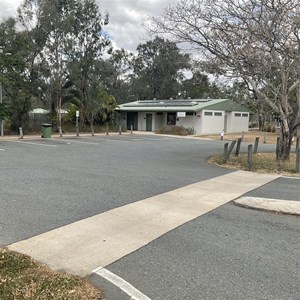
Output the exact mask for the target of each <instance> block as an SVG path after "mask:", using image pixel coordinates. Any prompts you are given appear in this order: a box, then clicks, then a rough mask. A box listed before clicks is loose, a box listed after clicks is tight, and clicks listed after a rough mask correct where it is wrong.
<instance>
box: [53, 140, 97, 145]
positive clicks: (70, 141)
mask: <svg viewBox="0 0 300 300" xmlns="http://www.w3.org/2000/svg"><path fill="white" fill-rule="evenodd" d="M55 141H57V142H64V143H66V142H67V143H70V144H72V143H77V144H88V145H99V143H93V142H81V141H75V140H69V139H60V138H57V139H55Z"/></svg>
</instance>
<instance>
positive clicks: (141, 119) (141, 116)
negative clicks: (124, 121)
mask: <svg viewBox="0 0 300 300" xmlns="http://www.w3.org/2000/svg"><path fill="white" fill-rule="evenodd" d="M147 114H150V115H152V131H154V128H155V115H156V113H154V112H139V113H138V130H141V131H146V120H147V119H146V115H147Z"/></svg>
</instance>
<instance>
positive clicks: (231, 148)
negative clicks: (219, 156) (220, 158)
mask: <svg viewBox="0 0 300 300" xmlns="http://www.w3.org/2000/svg"><path fill="white" fill-rule="evenodd" d="M235 143H236V141H232V142H231V145H230V147H229V150H228V152H227V159H228V160H229V156H230V154H231V152H232V150H233V148H234V145H235Z"/></svg>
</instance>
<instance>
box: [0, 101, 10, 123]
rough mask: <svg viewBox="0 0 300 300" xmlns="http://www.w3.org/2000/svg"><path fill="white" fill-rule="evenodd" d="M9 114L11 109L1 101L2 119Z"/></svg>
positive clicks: (0, 116) (0, 112)
mask: <svg viewBox="0 0 300 300" xmlns="http://www.w3.org/2000/svg"><path fill="white" fill-rule="evenodd" d="M8 116H9V111H8V109H7V107H6V106H5V104H4V103H0V119H2V120H3V119H5V118H7V117H8Z"/></svg>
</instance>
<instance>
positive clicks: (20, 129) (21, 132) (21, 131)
mask: <svg viewBox="0 0 300 300" xmlns="http://www.w3.org/2000/svg"><path fill="white" fill-rule="evenodd" d="M19 133H20V136H19V139H23V137H24V135H23V128H22V127H19Z"/></svg>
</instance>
